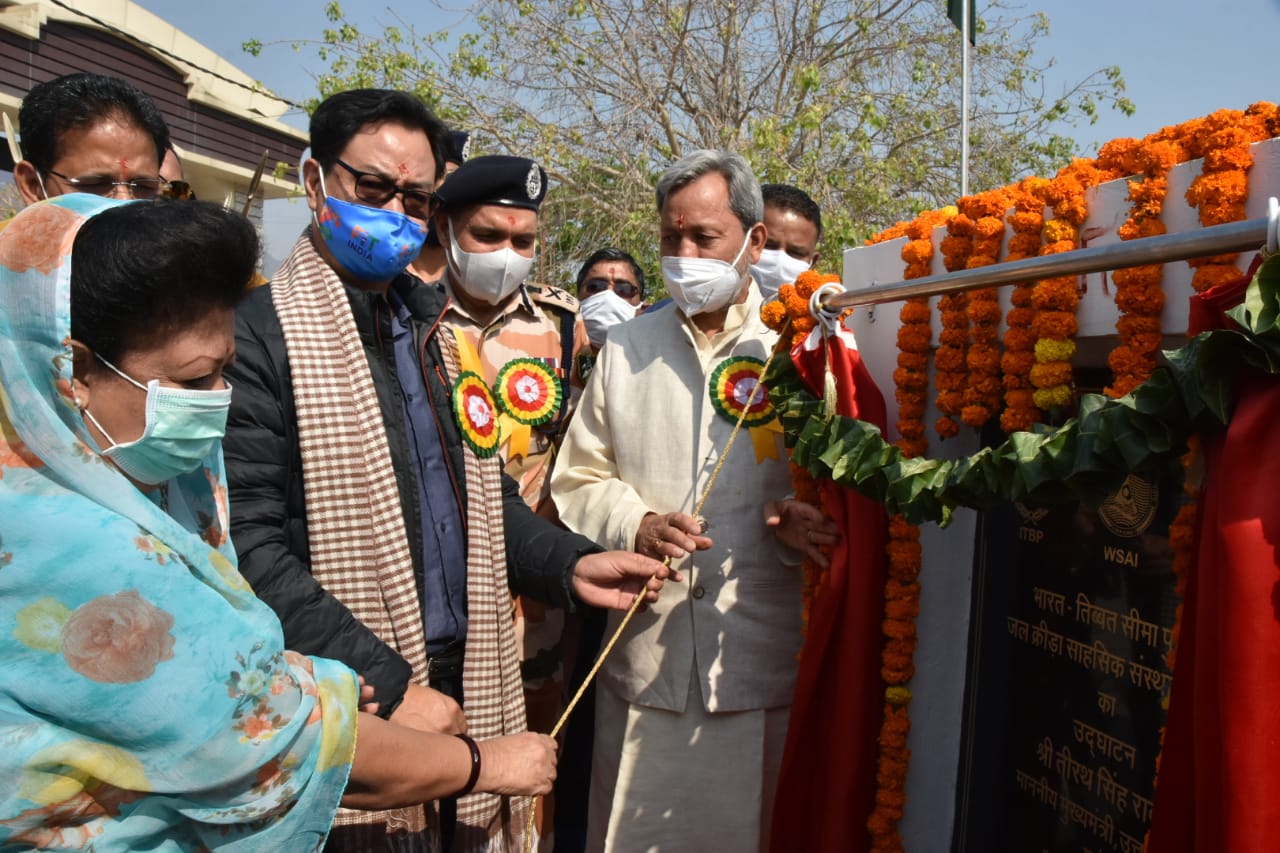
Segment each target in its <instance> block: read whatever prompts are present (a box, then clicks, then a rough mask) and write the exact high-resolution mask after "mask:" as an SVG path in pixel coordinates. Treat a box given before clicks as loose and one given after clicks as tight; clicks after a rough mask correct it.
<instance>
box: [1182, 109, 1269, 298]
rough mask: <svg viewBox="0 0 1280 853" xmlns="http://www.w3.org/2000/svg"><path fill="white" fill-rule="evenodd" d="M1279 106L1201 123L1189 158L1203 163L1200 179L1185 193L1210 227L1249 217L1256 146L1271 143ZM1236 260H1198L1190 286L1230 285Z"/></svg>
mask: <svg viewBox="0 0 1280 853" xmlns="http://www.w3.org/2000/svg"><path fill="white" fill-rule="evenodd" d="M1275 116H1276V106H1275V105H1274V104H1269V103H1265V102H1260V103H1257V104H1254V105H1253V106H1251V107H1249V109H1247V110H1245V111H1243V112H1241V111H1238V110H1220V111H1218V112H1216V113H1213V114H1212V115H1210V116H1206V117H1205V118H1204V119H1201V120H1200V124H1199V125H1198V132H1197V133H1195V134H1194V135H1192V136H1191V138H1190V139H1189V140H1188V142H1187V153H1188V154H1189V155H1190V156H1192V157H1203V158H1204V165H1203V167H1202V168H1201V171H1200V174H1199V175H1198V176H1197V177H1196V178H1194V179H1193V180H1192V181H1191V186H1189V187H1188V188H1187V192H1186V200H1187V204H1189V205H1191V206H1192V207H1194V208H1196V211H1197V213H1198V214H1199V217H1200V224H1201V225H1204V226H1206V227H1208V226H1211V225H1222V224H1224V223H1227V222H1238V221H1240V220H1242V219H1244V217H1245V209H1244V206H1245V202H1246V201H1247V200H1248V197H1249V169H1250V167H1251V166H1253V149H1252V145H1253V143H1255V142H1261V141H1262V140H1264V139H1269V138H1271V135H1272V131H1271V127H1272V124H1273V122H1274V118H1275ZM1236 258H1237V255H1234V254H1228V255H1215V256H1213V257H1208V258H1194V259H1192V260H1190V261H1187V264H1188V265H1189V266H1191V267H1192V268H1193V269H1194V270H1195V274H1194V275H1193V276H1192V278H1191V286H1192V287H1193V288H1194V289H1195V291H1196V292H1197V293H1203V292H1204V291H1206V290H1208V289H1209V288H1211V287H1215V286H1217V285H1219V284H1223V283H1225V282H1228V281H1231V280H1232V279H1234V278H1236V277H1237V276H1239V275H1240V271H1239V270H1238V269H1237V268H1236V264H1235V262H1236Z"/></svg>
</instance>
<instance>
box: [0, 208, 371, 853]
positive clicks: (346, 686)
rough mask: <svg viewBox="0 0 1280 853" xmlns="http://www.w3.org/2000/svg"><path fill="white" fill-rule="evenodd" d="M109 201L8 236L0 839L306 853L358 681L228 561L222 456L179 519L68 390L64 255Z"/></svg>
mask: <svg viewBox="0 0 1280 853" xmlns="http://www.w3.org/2000/svg"><path fill="white" fill-rule="evenodd" d="M113 204H115V203H114V202H111V201H107V200H104V199H100V198H96V197H92V196H84V195H72V196H61V197H59V198H55V199H53V200H51V201H48V202H42V203H40V204H38V205H35V206H33V207H30V208H27V209H26V210H25V211H23V212H22V213H21V214H19V215H18V216H17V217H15V218H14V219H13V220H12V221H11V222H10V223H9V225H8V226H7V227H6V228H4V229H3V230H2V231H0V848H3V849H6V850H7V849H27V848H28V847H38V848H45V849H59V850H64V849H65V850H79V849H90V848H92V849H93V850H96V851H108V850H137V849H148V850H166V851H170V850H172V851H176V850H204V849H208V850H244V851H250V850H252V851H261V850H314V849H317V848H319V847H320V846H321V845H322V844H323V842H324V839H325V836H326V834H327V833H328V829H329V825H330V823H331V822H332V818H333V814H334V812H335V810H336V808H337V805H338V800H339V798H340V797H341V794H342V790H343V788H344V787H345V786H346V781H347V775H348V773H349V770H350V762H351V758H352V755H353V754H354V749H355V720H354V714H355V705H356V684H355V678H354V676H353V675H352V673H351V672H350V670H348V669H347V668H346V667H344V666H342V665H340V664H336V663H334V662H331V661H327V660H321V659H316V660H312V659H308V658H305V657H303V656H301V655H296V654H293V653H291V652H286V651H285V650H284V646H283V637H282V635H281V630H280V624H279V622H278V621H277V620H276V617H275V616H274V614H272V613H271V611H270V610H269V609H268V608H267V607H266V605H264V604H263V603H262V602H260V601H259V600H258V599H257V598H256V597H254V595H253V592H252V590H251V589H250V588H249V586H248V584H247V583H246V582H245V581H244V579H243V578H242V577H241V576H240V574H239V573H238V572H237V571H236V568H235V553H234V551H233V549H232V548H231V547H230V544H229V543H228V541H227V535H226V531H227V506H226V482H225V480H224V478H223V471H222V453H221V450H218V451H216V452H215V453H214V454H213V455H212V456H211V457H210V458H209V459H207V460H206V462H205V465H203V466H202V468H200V469H198V470H197V471H195V472H193V473H192V474H189V475H186V476H184V477H180V478H178V479H176V480H173V481H171V482H170V483H169V484H168V487H167V489H166V492H167V503H166V508H167V510H168V511H165V509H164V508H162V506H161V505H160V502H159V501H154V500H153V499H152V498H151V497H148V496H147V495H145V494H143V493H142V492H140V491H139V490H138V489H137V488H135V487H134V486H133V485H132V484H131V483H130V482H129V481H128V480H126V479H125V478H124V477H123V476H122V475H121V474H120V473H119V472H118V471H117V470H116V469H115V468H114V466H112V465H111V464H110V463H107V462H105V461H103V460H102V458H101V457H100V456H99V455H98V453H97V451H96V450H95V449H93V448H94V447H95V445H94V443H93V441H92V439H91V438H90V436H89V435H88V433H87V432H86V431H85V429H84V425H83V422H82V420H81V418H80V415H79V413H78V412H77V410H76V407H75V405H74V402H73V401H72V400H71V399H70V380H71V356H70V349H69V348H68V346H67V338H68V336H69V333H70V312H69V292H70V291H69V282H70V254H71V246H72V242H73V240H74V237H75V233H76V231H77V230H78V229H79V227H80V225H81V224H82V223H83V222H84V220H85V219H86V218H88V217H90V216H92V215H94V214H96V213H98V212H100V211H101V210H103V209H105V208H106V207H109V206H111V205H113Z"/></svg>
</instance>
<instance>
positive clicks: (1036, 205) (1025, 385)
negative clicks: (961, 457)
mask: <svg viewBox="0 0 1280 853" xmlns="http://www.w3.org/2000/svg"><path fill="white" fill-rule="evenodd" d="M1048 184H1049V182H1048V181H1047V180H1045V179H1044V178H1026V179H1024V180H1023V181H1021V182H1019V183H1018V185H1017V186H1016V187H1015V188H1014V189H1013V190H1012V191H1011V193H1010V195H1011V199H1012V205H1013V210H1012V211H1010V213H1009V217H1008V218H1009V228H1010V229H1011V230H1012V231H1013V236H1012V237H1010V238H1009V254H1008V257H1006V258H1005V260H1006V261H1020V260H1023V259H1024V258H1034V257H1035V256H1036V255H1038V254H1040V247H1041V245H1042V243H1041V239H1040V233H1041V231H1043V230H1044V193H1045V191H1046V190H1047V188H1048ZM1034 290H1035V283H1034V282H1030V281H1026V282H1019V283H1018V284H1016V285H1014V287H1013V292H1012V293H1011V294H1010V296H1009V301H1010V302H1011V303H1012V307H1011V308H1010V309H1009V313H1008V314H1006V315H1005V323H1006V325H1007V326H1008V328H1007V329H1006V330H1005V333H1004V354H1003V355H1002V356H1001V357H1000V370H1001V373H1002V377H1001V383H1002V385H1003V386H1004V411H1003V412H1001V413H1000V428H1001V429H1002V430H1004V431H1005V432H1017V431H1019V430H1027V429H1030V428H1031V425H1032V424H1034V423H1036V422H1037V421H1039V420H1040V409H1039V407H1037V406H1036V403H1035V397H1034V391H1033V388H1034V386H1033V385H1032V384H1031V368H1032V367H1033V366H1035V363H1036V357H1035V349H1036V336H1035V333H1034V332H1033V331H1032V328H1031V325H1032V323H1033V321H1034V320H1035V311H1034V309H1032V307H1031V299H1032V293H1033V292H1034Z"/></svg>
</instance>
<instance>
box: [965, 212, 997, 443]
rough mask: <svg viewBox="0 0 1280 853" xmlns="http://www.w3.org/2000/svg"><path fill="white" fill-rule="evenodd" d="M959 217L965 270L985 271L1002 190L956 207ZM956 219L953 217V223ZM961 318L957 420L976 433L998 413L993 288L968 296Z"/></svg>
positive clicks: (991, 257) (993, 254)
mask: <svg viewBox="0 0 1280 853" xmlns="http://www.w3.org/2000/svg"><path fill="white" fill-rule="evenodd" d="M958 204H959V207H960V212H961V213H962V214H963V215H965V216H967V217H969V218H970V219H972V220H973V223H974V228H973V242H972V249H971V253H970V255H969V260H968V262H967V263H966V264H965V266H966V268H968V269H976V268H978V267H985V266H990V265H991V264H994V263H997V262H998V261H999V259H1000V248H1001V245H1002V244H1003V243H1004V230H1005V229H1004V214H1005V211H1006V210H1008V208H1009V204H1010V194H1009V192H1008V191H1007V190H1005V189H1003V188H1002V189H997V190H988V191H987V192H983V193H979V194H977V195H972V196H967V197H965V198H962V199H960V201H959V202H958ZM957 218H958V217H957ZM965 313H966V314H967V315H968V319H969V335H970V343H969V350H968V352H967V353H966V355H965V366H966V367H967V368H968V371H967V373H968V381H967V383H966V385H965V389H964V407H963V408H962V409H961V410H960V419H961V420H962V421H964V422H965V423H966V424H968V425H969V426H971V427H981V426H982V425H983V424H985V423H986V422H987V421H988V420H990V419H991V417H992V416H993V415H995V414H997V413H999V411H1000V403H1001V400H1002V395H1001V387H1002V386H1001V381H1000V345H999V339H1000V320H1001V318H1002V314H1003V312H1002V311H1001V310H1000V298H999V295H998V294H997V291H996V289H995V288H994V287H984V288H980V289H978V290H974V291H972V292H970V294H969V302H968V305H967V306H966V309H965Z"/></svg>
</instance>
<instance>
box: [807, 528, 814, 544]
mask: <svg viewBox="0 0 1280 853" xmlns="http://www.w3.org/2000/svg"><path fill="white" fill-rule="evenodd" d="M805 536H806V537H808V539H809V541H810V542H812V541H813V531H812V530H810V531H808V532H807V533H805Z"/></svg>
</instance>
